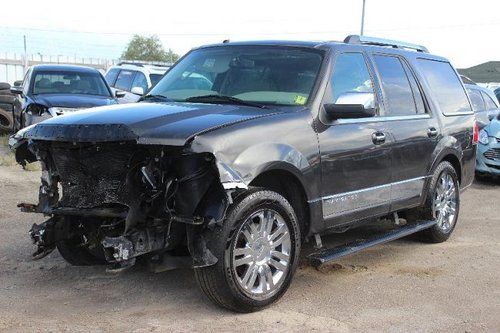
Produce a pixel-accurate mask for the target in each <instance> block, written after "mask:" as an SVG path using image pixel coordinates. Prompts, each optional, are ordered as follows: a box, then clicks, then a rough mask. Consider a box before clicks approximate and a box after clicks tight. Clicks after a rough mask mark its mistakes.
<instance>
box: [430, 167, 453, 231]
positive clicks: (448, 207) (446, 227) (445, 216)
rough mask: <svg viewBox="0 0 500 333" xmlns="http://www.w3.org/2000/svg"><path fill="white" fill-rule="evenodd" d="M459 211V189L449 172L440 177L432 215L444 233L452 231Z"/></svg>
mask: <svg viewBox="0 0 500 333" xmlns="http://www.w3.org/2000/svg"><path fill="white" fill-rule="evenodd" d="M456 209H457V188H456V186H455V181H454V180H453V178H452V177H451V175H450V174H449V173H447V172H443V173H442V174H441V176H440V177H439V180H438V183H437V185H436V190H435V193H434V200H433V203H432V213H433V217H434V219H435V220H436V221H437V226H438V227H439V228H440V229H441V230H442V231H443V232H448V231H450V230H451V228H452V227H453V225H454V223H455V217H456Z"/></svg>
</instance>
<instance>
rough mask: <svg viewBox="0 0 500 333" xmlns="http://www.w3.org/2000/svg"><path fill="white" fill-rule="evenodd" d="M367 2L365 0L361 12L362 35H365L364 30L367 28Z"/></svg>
mask: <svg viewBox="0 0 500 333" xmlns="http://www.w3.org/2000/svg"><path fill="white" fill-rule="evenodd" d="M365 4H366V0H363V10H362V12H361V34H360V35H361V36H363V32H364V30H365Z"/></svg>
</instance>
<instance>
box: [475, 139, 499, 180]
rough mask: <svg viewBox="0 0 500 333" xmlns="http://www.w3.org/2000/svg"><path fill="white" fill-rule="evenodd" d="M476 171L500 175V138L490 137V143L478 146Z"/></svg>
mask: <svg viewBox="0 0 500 333" xmlns="http://www.w3.org/2000/svg"><path fill="white" fill-rule="evenodd" d="M476 173H481V174H490V175H497V176H500V142H499V141H498V139H496V138H490V142H489V144H487V145H483V144H479V145H478V146H477V154H476Z"/></svg>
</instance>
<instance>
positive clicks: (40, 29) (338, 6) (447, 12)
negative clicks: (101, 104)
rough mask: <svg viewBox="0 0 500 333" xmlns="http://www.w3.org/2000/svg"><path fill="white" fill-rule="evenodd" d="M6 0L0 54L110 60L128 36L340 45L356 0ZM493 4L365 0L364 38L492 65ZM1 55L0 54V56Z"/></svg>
mask: <svg viewBox="0 0 500 333" xmlns="http://www.w3.org/2000/svg"><path fill="white" fill-rule="evenodd" d="M127 3H128V1H106V0H99V1H96V0H86V1H68V0H65V1H55V0H53V1H52V0H43V1H41V0H23V1H21V2H15V1H5V2H4V3H3V4H2V7H3V8H2V10H1V11H0V52H2V53H4V52H11V53H14V52H17V53H21V52H22V50H23V44H22V36H23V35H26V36H27V41H28V43H27V44H28V53H32V54H37V53H38V52H40V53H43V54H52V55H58V54H60V55H69V56H73V55H77V56H84V57H100V58H118V57H119V56H120V54H121V52H122V51H123V49H124V47H125V45H126V43H127V41H128V40H129V39H130V37H131V35H132V34H134V33H137V34H144V35H151V34H156V35H158V36H159V37H160V39H161V40H162V42H163V44H164V46H165V47H166V48H171V49H173V50H174V51H175V52H177V53H179V54H183V53H185V52H187V51H188V50H189V49H190V48H192V47H194V46H198V45H202V44H207V43H213V42H220V41H222V40H223V39H227V38H229V39H231V40H255V39H307V40H343V39H344V37H345V36H346V35H348V34H359V29H360V20H361V4H362V0H329V1H319V0H308V1H304V0H302V1H294V0H286V1H278V0H275V1H271V0H265V1H263V0H249V1H236V0H211V1H193V0H182V1H148V0H141V1H130V2H129V3H130V4H127ZM499 28H500V1H498V0H476V1H451V0H448V1H440V0H419V1H408V0H366V18H365V35H367V36H376V37H383V38H390V39H399V40H404V41H408V42H414V43H419V44H422V45H425V46H427V47H428V48H429V50H430V51H431V52H432V53H436V54H439V55H442V56H445V57H448V58H449V59H451V61H452V62H453V64H454V65H455V66H457V67H469V66H473V65H476V64H479V63H482V62H485V61H489V60H500V45H499V42H498V31H499ZM0 56H1V55H0Z"/></svg>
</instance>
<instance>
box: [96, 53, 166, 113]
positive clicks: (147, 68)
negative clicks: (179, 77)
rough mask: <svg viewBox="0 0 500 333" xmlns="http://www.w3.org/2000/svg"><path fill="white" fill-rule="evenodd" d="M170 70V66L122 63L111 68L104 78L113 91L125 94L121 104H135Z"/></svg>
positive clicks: (120, 101) (120, 100)
mask: <svg viewBox="0 0 500 333" xmlns="http://www.w3.org/2000/svg"><path fill="white" fill-rule="evenodd" d="M169 68H170V66H169V65H158V64H148V63H139V62H137V63H136V62H121V63H119V64H117V65H115V66H112V67H110V68H109V69H108V71H107V72H106V74H105V75H104V77H105V79H106V81H107V82H108V84H109V86H110V87H111V89H112V90H120V91H123V92H124V93H125V96H124V97H122V98H120V99H119V100H118V101H119V103H133V102H137V101H138V100H139V98H141V96H142V95H144V93H145V92H146V91H148V90H149V89H150V88H151V87H153V86H154V85H155V84H156V83H157V82H158V81H159V80H160V79H161V77H162V76H163V74H165V72H166V71H167V70H168V69H169Z"/></svg>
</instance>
